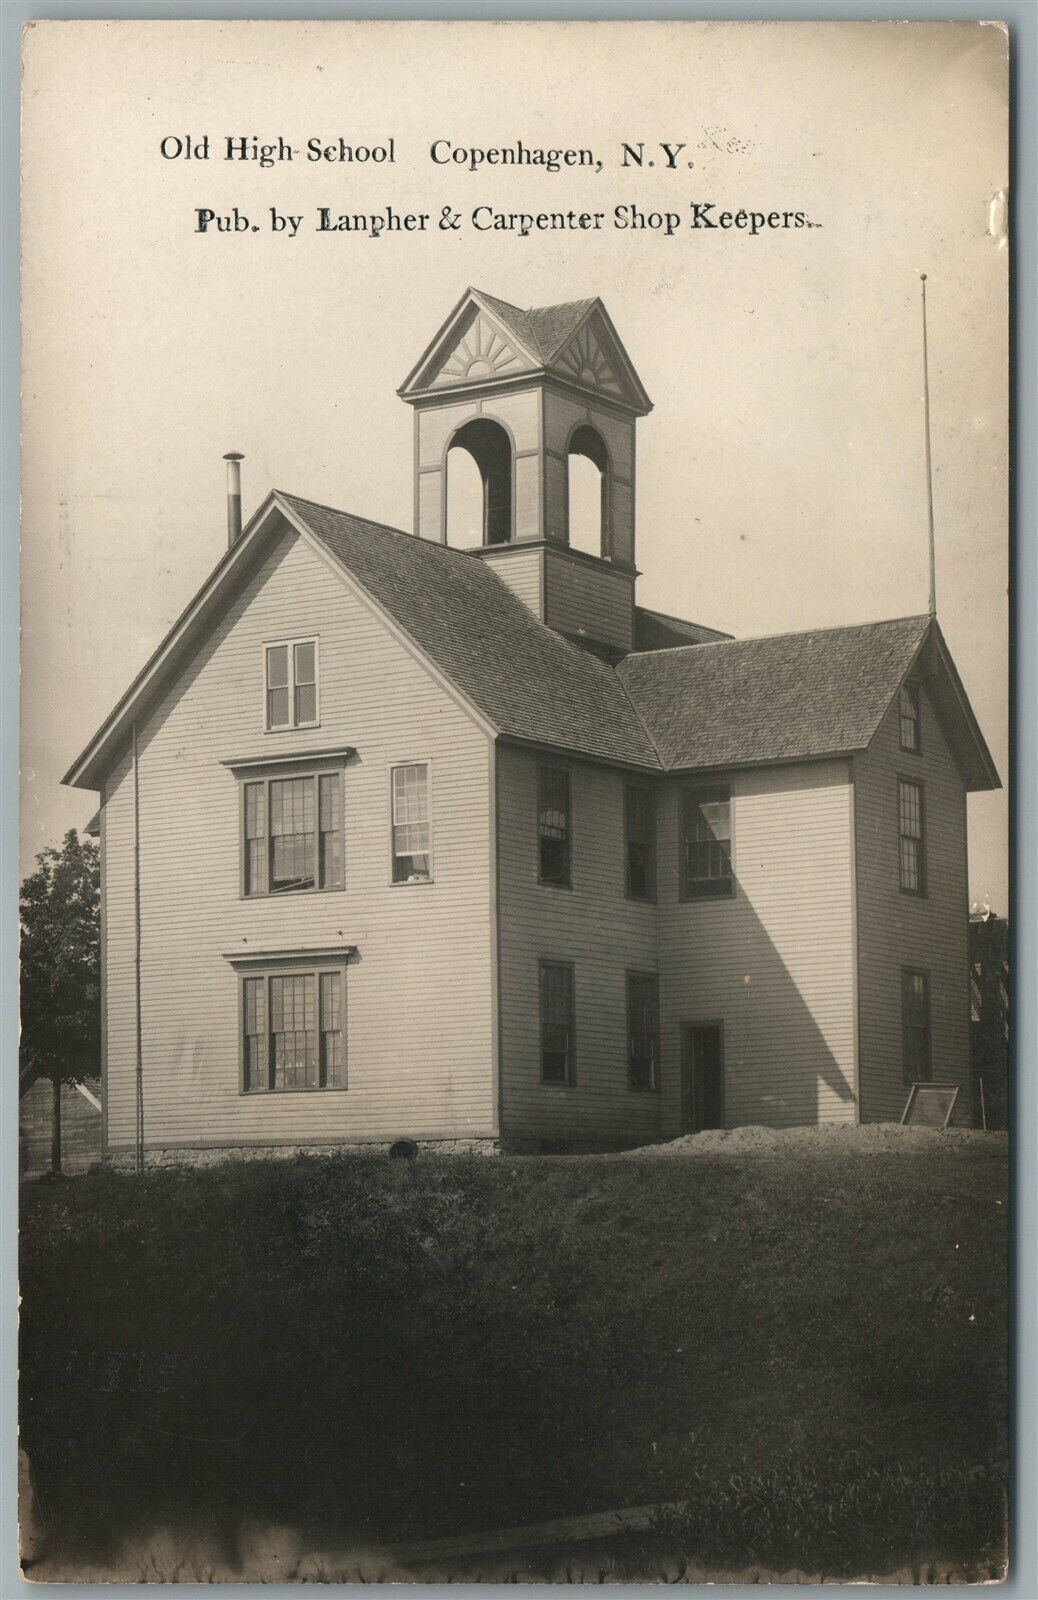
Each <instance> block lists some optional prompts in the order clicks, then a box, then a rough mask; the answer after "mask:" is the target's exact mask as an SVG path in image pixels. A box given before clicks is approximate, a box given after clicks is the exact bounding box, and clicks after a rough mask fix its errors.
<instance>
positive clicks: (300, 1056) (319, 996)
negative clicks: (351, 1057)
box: [241, 967, 346, 1094]
mask: <svg viewBox="0 0 1038 1600" xmlns="http://www.w3.org/2000/svg"><path fill="white" fill-rule="evenodd" d="M241 984H242V1001H241V1003H242V1041H243V1051H242V1054H243V1060H242V1087H243V1089H244V1090H245V1092H246V1093H247V1094H256V1093H263V1092H264V1091H268V1090H272V1089H345V1087H346V1029H345V1021H346V972H345V969H344V968H342V967H333V968H330V969H327V970H315V971H298V972H296V971H293V972H269V973H257V974H255V975H253V974H251V973H250V974H249V976H248V977H246V978H243V979H242V981H241Z"/></svg>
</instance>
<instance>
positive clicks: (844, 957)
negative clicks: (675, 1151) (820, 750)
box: [658, 762, 855, 1136]
mask: <svg viewBox="0 0 1038 1600" xmlns="http://www.w3.org/2000/svg"><path fill="white" fill-rule="evenodd" d="M682 787H683V784H682V782H681V781H680V780H676V779H669V780H666V781H665V782H664V784H663V785H662V789H661V798H660V803H659V810H658V825H659V847H660V848H659V854H660V913H661V915H660V943H661V949H662V951H663V970H662V982H661V1009H662V1013H663V1019H664V1021H663V1086H664V1125H665V1129H666V1132H667V1133H668V1135H670V1136H673V1135H674V1134H676V1132H677V1130H678V1127H679V1124H680V1072H681V1061H680V1031H681V1024H682V1023H683V1022H686V1021H703V1022H713V1021H719V1022H723V1024H724V1070H725V1120H726V1123H727V1125H728V1126H735V1125H739V1124H746V1123H763V1124H765V1125H767V1126H774V1127H781V1126H793V1125H797V1124H799V1123H804V1122H814V1121H821V1122H828V1121H840V1122H843V1121H853V1120H854V1115H855V1107H854V1098H853V1085H854V1016H853V983H852V973H851V961H852V959H853V928H852V921H851V894H850V875H851V861H852V845H851V832H850V816H851V812H850V785H849V774H848V769H847V766H846V763H844V762H827V763H811V764H804V765H802V766H790V767H778V768H770V769H760V770H758V771H753V772H749V771H747V772H741V773H736V774H734V775H733V777H732V791H733V801H732V831H733V840H734V844H733V850H734V861H735V874H736V879H737V892H736V894H735V895H734V896H733V897H732V898H731V899H723V900H716V901H715V900H692V901H681V900H680V899H679V898H678V892H677V881H678V880H677V874H678V804H679V798H678V797H679V794H680V791H681V788H682ZM747 978H749V980H750V981H749V982H748V983H747V982H746V981H745V980H746V979H747Z"/></svg>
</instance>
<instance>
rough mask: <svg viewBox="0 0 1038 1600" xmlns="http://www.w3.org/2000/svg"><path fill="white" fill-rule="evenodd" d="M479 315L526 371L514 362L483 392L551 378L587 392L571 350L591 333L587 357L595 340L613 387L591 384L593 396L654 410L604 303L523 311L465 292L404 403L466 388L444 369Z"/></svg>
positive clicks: (406, 387)
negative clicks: (447, 377) (497, 386)
mask: <svg viewBox="0 0 1038 1600" xmlns="http://www.w3.org/2000/svg"><path fill="white" fill-rule="evenodd" d="M480 312H481V313H482V314H483V315H484V316H485V317H488V318H489V319H490V320H491V323H492V324H493V323H496V324H497V327H498V329H499V330H500V333H501V334H502V335H503V336H504V337H505V338H507V339H509V340H510V341H511V342H512V344H513V345H514V346H515V348H516V350H517V351H518V352H519V356H521V357H522V358H523V359H524V360H525V362H526V363H527V365H526V366H520V368H519V370H518V371H517V370H515V363H514V361H512V360H509V361H508V362H507V363H505V364H504V365H503V367H502V369H501V371H500V372H498V373H497V374H496V375H493V374H492V375H486V374H484V375H482V376H481V377H480V378H479V379H478V380H476V383H477V387H478V388H479V389H483V388H485V387H486V386H487V385H488V383H495V382H497V383H512V382H514V381H515V380H516V379H517V378H522V379H530V378H534V379H536V378H544V377H548V376H550V377H553V378H555V379H558V380H559V381H561V382H563V383H565V384H568V385H570V386H571V387H576V388H578V389H584V390H585V391H587V390H588V386H589V382H590V380H588V381H585V379H584V378H582V377H581V375H580V370H581V361H582V359H583V358H582V357H577V358H576V359H574V358H573V357H572V347H573V340H574V339H575V337H576V336H577V334H579V333H581V330H582V329H589V330H590V331H587V332H584V333H583V334H582V335H581V341H582V343H583V344H585V345H588V350H587V351H586V352H585V353H586V354H589V353H590V348H591V347H590V345H589V344H588V341H589V340H593V342H594V343H595V344H599V345H601V346H602V347H603V348H604V350H605V352H606V357H607V361H608V365H609V367H610V368H611V369H612V370H611V372H610V375H609V385H608V387H607V388H606V389H603V390H602V391H601V393H599V391H598V390H597V388H596V385H595V383H594V382H590V392H592V393H595V394H596V397H597V398H604V399H606V400H608V401H609V402H610V403H612V404H614V405H619V406H621V407H623V408H625V409H627V410H628V411H631V412H633V413H634V414H635V415H636V416H645V415H647V413H648V412H650V411H651V410H652V401H651V400H650V399H649V396H648V395H647V393H646V392H645V386H644V384H643V383H642V381H641V379H640V378H639V376H638V374H637V372H636V371H635V369H634V364H633V363H632V361H631V358H630V356H629V355H628V354H627V351H626V350H625V349H624V346H623V343H622V341H621V339H620V335H619V334H618V333H617V331H616V329H615V327H614V326H613V322H612V319H611V318H610V316H609V313H608V311H607V310H606V308H605V306H604V305H603V304H602V301H601V300H600V299H598V298H597V297H595V298H592V299H590V300H570V301H566V302H565V303H563V304H560V305H554V306H531V307H530V308H529V309H527V310H523V309H522V308H521V307H520V306H513V305H512V304H510V302H509V301H507V300H499V299H498V298H497V297H496V295H490V294H486V293H485V292H484V291H483V290H482V289H466V291H465V293H464V294H463V295H462V297H461V299H460V300H459V301H458V303H457V305H456V306H455V307H454V309H453V311H451V313H450V315H449V316H448V317H447V319H446V320H445V321H444V322H443V323H442V324H441V326H440V328H439V329H438V330H437V332H436V334H435V335H434V336H433V338H432V340H431V341H430V342H429V344H427V345H426V347H425V349H424V350H423V352H422V354H421V355H420V356H419V358H418V360H417V361H416V362H415V365H414V366H413V367H412V368H411V371H410V372H409V373H408V375H407V377H406V378H405V379H404V381H403V383H402V384H401V385H400V388H399V389H398V390H397V393H398V394H399V395H400V396H401V398H402V399H404V400H406V401H407V402H408V403H409V404H415V403H416V402H418V401H420V400H422V399H424V398H426V397H428V396H429V395H431V394H436V395H437V396H442V395H443V393H444V392H445V389H447V388H450V389H458V390H461V389H464V388H465V387H466V379H465V377H464V375H463V374H462V373H460V372H459V373H457V374H456V375H453V376H451V378H450V380H449V382H446V383H445V381H444V375H443V372H442V370H441V368H442V363H443V362H444V361H445V360H446V358H447V357H448V356H449V355H450V353H451V351H452V349H453V348H454V347H455V346H456V345H457V343H458V341H459V340H461V339H462V336H463V334H464V333H465V330H466V329H467V328H468V327H469V325H470V324H471V321H472V317H473V315H475V314H478V313H480ZM567 353H569V357H570V358H569V359H560V358H566V357H567ZM517 359H518V358H517ZM594 359H595V360H596V361H598V360H599V356H598V355H596V356H595V358H594ZM469 386H470V387H471V384H470V385H469Z"/></svg>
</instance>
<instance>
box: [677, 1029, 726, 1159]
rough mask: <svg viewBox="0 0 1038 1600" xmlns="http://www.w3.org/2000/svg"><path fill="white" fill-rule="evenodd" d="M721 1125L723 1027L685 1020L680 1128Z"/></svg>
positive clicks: (691, 1129)
mask: <svg viewBox="0 0 1038 1600" xmlns="http://www.w3.org/2000/svg"><path fill="white" fill-rule="evenodd" d="M723 1127H724V1029H723V1027H722V1024H721V1023H719V1022H686V1023H685V1024H684V1025H683V1027H682V1029H681V1131H682V1133H702V1132H703V1131H704V1130H705V1129H707V1128H723Z"/></svg>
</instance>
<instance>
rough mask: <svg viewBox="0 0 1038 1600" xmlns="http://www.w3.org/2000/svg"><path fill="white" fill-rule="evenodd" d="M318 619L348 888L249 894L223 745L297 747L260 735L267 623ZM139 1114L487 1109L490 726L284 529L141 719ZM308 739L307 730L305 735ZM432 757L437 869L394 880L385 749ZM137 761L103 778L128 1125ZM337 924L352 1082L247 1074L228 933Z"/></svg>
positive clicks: (276, 936)
mask: <svg viewBox="0 0 1038 1600" xmlns="http://www.w3.org/2000/svg"><path fill="white" fill-rule="evenodd" d="M295 631H298V632H300V633H303V632H307V633H313V632H318V633H319V634H320V637H321V669H322V671H321V706H320V715H321V737H322V738H325V737H327V738H329V739H332V740H341V741H342V742H349V743H351V744H353V745H355V746H356V747H357V750H358V756H357V758H356V760H353V761H350V762H349V763H348V765H347V768H346V885H347V887H346V889H345V890H344V891H343V892H341V893H339V892H332V893H326V894H317V895H303V896H296V897H284V898H278V899H262V900H259V899H257V900H250V901H243V900H241V899H240V898H239V884H238V859H239V845H238V827H239V821H238V815H239V813H238V783H237V780H236V779H235V778H234V776H233V774H231V773H229V772H228V771H226V769H224V768H222V767H221V766H220V765H219V759H220V757H221V756H222V755H225V754H226V753H227V751H228V750H229V749H243V748H249V749H252V748H254V747H256V746H259V747H260V748H262V747H263V744H264V741H266V740H269V741H270V748H271V750H272V752H273V751H275V750H276V752H277V753H278V754H279V755H280V754H285V753H288V752H289V751H290V750H291V749H292V748H293V747H294V745H293V741H296V742H298V741H305V740H306V739H309V740H310V741H311V742H312V740H313V737H314V735H313V733H312V732H310V733H309V734H304V733H302V732H300V733H299V734H298V735H295V734H292V733H288V734H280V735H277V736H272V735H264V734H263V731H262V727H261V722H260V717H261V709H262V702H261V695H260V693H259V685H258V682H257V676H256V671H255V663H256V661H257V660H259V659H260V658H259V652H258V644H259V642H260V641H262V639H264V638H266V637H270V636H272V635H273V633H274V632H277V633H278V634H279V635H280V636H282V637H283V636H285V635H286V634H289V635H291V634H292V633H293V632H295ZM140 746H141V751H140V759H141V856H142V941H143V948H142V997H143V1015H144V1077H145V1090H144V1094H145V1135H146V1139H147V1141H148V1142H149V1143H150V1144H165V1143H169V1144H176V1143H184V1144H190V1143H192V1142H193V1141H196V1142H197V1141H199V1140H208V1141H209V1142H210V1143H212V1142H217V1143H218V1142H220V1141H221V1140H226V1141H227V1142H228V1143H229V1144H230V1143H234V1142H236V1141H240V1140H245V1139H248V1138H250V1137H257V1138H270V1137H277V1138H280V1137H282V1136H283V1137H284V1139H285V1141H286V1142H306V1141H307V1140H308V1139H317V1138H322V1137H339V1138H343V1139H349V1138H350V1137H352V1136H357V1137H368V1138H381V1137H386V1138H388V1137H393V1136H396V1135H398V1134H400V1133H407V1132H409V1131H411V1130H412V1129H414V1128H415V1127H416V1126H419V1125H420V1126H421V1128H422V1131H423V1133H424V1134H427V1135H428V1136H434V1135H437V1134H438V1135H440V1136H444V1137H449V1136H451V1135H454V1134H461V1135H464V1134H465V1133H471V1134H472V1135H477V1134H484V1133H487V1132H489V1131H490V1130H491V1127H492V1118H493V1094H492V1065H491V1058H492V1050H491V1015H490V929H489V906H488V900H487V894H486V860H487V852H488V850H489V825H488V812H487V787H488V783H487V756H486V751H487V740H486V738H485V737H484V735H483V734H482V732H480V730H479V729H477V728H476V727H475V726H474V725H473V723H472V721H471V720H470V718H469V717H468V716H467V714H466V713H465V712H464V711H463V710H462V709H461V708H460V707H458V706H457V705H456V704H455V703H454V702H453V701H452V700H450V699H449V698H448V697H447V696H446V695H445V694H444V693H443V691H442V690H441V689H440V688H439V686H438V685H437V684H436V683H435V682H434V681H433V680H432V679H431V678H430V676H429V674H428V673H427V672H426V671H425V670H424V669H423V667H422V666H421V665H420V663H419V662H418V661H416V660H415V659H414V658H413V657H412V656H411V655H410V654H409V653H408V652H407V651H406V650H405V649H404V648H402V646H401V645H400V644H399V643H398V641H396V640H395V639H394V638H393V636H392V635H391V634H390V633H389V632H388V631H387V630H386V629H385V628H384V627H383V626H382V625H381V624H380V622H379V620H378V619H377V618H376V617H375V616H373V615H372V613H371V611H370V609H369V608H368V607H366V606H365V605H363V604H362V603H361V602H360V601H358V600H357V599H356V598H355V597H354V596H353V595H351V593H350V592H349V591H348V590H347V589H346V588H345V587H344V586H340V585H337V584H330V583H329V580H328V575H327V573H326V571H325V569H324V567H323V564H322V563H320V562H319V561H317V560H316V559H315V557H314V555H313V553H312V552H311V550H310V548H309V546H308V544H307V543H306V541H304V540H302V539H297V538H295V537H294V536H291V535H286V537H285V538H283V539H282V540H281V541H279V543H278V545H277V547H276V548H275V549H272V550H271V552H270V554H269V556H268V558H267V559H266V560H265V561H264V563H263V564H262V566H261V567H260V569H259V570H258V571H257V573H256V574H255V576H254V577H253V579H252V580H251V581H250V583H249V584H248V585H247V586H246V588H245V589H244V590H243V592H242V594H241V595H240V596H239V597H238V599H237V600H236V602H235V603H234V605H233V606H232V608H231V610H230V611H229V613H228V614H227V616H226V617H225V618H224V619H223V621H222V622H221V623H220V625H219V626H218V627H217V628H216V630H215V631H214V634H213V635H212V636H211V638H210V639H209V640H208V642H207V643H206V644H205V645H204V646H203V647H202V649H201V650H200V651H199V653H198V656H197V657H196V658H195V660H194V661H193V662H192V664H191V666H190V667H189V668H188V670H187V671H186V672H185V673H184V674H183V676H182V677H181V679H180V680H179V681H178V683H177V684H176V685H175V687H174V689H173V690H171V691H170V692H169V693H168V694H167V695H166V697H165V698H164V699H163V700H162V701H161V702H160V704H159V705H158V706H157V707H156V708H155V710H154V712H153V713H152V715H151V716H150V717H149V718H148V719H147V721H146V723H145V725H144V727H143V728H142V730H141V739H140ZM301 747H302V746H301ZM421 758H431V759H432V763H433V805H434V811H435V815H434V872H435V880H436V881H435V883H434V884H432V885H430V886H424V885H423V886H415V887H405V886H397V887H391V886H390V884H389V881H388V880H389V831H388V830H389V821H388V768H389V766H390V764H395V763H396V762H398V761H406V760H411V759H421ZM127 791H128V784H127V782H126V773H125V763H123V766H122V769H120V768H116V770H115V771H114V772H113V775H112V779H111V781H110V785H109V797H108V805H107V810H108V816H107V833H108V846H109V847H108V850H107V863H106V872H105V896H106V950H107V956H108V970H109V995H108V1011H109V1031H108V1046H109V1063H110V1071H109V1122H110V1135H109V1137H110V1143H111V1144H112V1145H113V1146H117V1145H120V1144H122V1145H126V1144H129V1143H132V1139H133V1125H134V1093H133V1042H134V1029H133V994H134V989H133V940H132V900H133V876H132V854H131V852H132V814H131V811H130V806H129V797H128V793H127ZM243 937H247V938H248V940H249V942H250V944H252V945H253V946H256V945H260V946H262V945H264V944H274V943H276V944H277V945H278V946H279V947H287V946H289V945H303V946H305V945H307V944H314V943H318V942H321V941H323V940H328V941H334V940H337V939H340V938H343V939H346V940H347V941H348V942H350V943H354V944H356V945H357V946H358V959H357V960H356V961H351V963H350V965H349V969H348V977H347V1056H348V1074H349V1082H350V1088H349V1090H348V1091H346V1092H345V1093H338V1092H334V1091H332V1092H328V1093H309V1094H278V1095H270V1096H242V1095H240V1094H239V1092H238V1017H237V1011H238V979H237V976H236V975H235V973H234V972H233V970H231V969H230V968H229V967H228V965H227V963H226V962H225V961H224V960H223V957H222V952H223V951H224V950H226V949H229V948H234V947H236V946H237V945H238V944H239V943H240V941H241V940H242V938H243Z"/></svg>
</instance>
